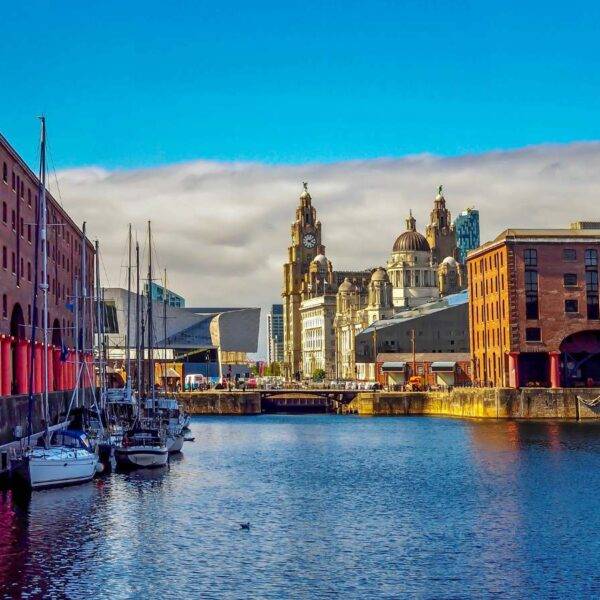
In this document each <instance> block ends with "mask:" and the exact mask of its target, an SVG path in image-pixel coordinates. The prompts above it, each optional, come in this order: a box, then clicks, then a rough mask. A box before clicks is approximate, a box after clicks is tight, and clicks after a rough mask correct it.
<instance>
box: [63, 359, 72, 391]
mask: <svg viewBox="0 0 600 600" xmlns="http://www.w3.org/2000/svg"><path fill="white" fill-rule="evenodd" d="M65 371H66V381H65V390H72V389H73V352H72V351H71V350H69V351H68V352H67V360H66V362H65Z"/></svg>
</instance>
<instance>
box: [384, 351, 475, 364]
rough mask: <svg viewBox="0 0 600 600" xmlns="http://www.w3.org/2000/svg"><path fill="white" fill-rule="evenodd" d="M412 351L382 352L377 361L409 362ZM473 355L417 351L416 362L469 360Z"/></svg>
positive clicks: (411, 357)
mask: <svg viewBox="0 0 600 600" xmlns="http://www.w3.org/2000/svg"><path fill="white" fill-rule="evenodd" d="M412 359H413V355H412V352H380V353H379V354H377V362H407V363H411V362H412ZM470 360H471V355H470V354H469V353H468V352H416V353H415V362H468V361H470Z"/></svg>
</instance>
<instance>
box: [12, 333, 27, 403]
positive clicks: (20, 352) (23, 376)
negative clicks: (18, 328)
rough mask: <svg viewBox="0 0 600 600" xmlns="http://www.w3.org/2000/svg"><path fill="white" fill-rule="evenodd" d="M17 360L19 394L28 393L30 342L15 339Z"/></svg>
mask: <svg viewBox="0 0 600 600" xmlns="http://www.w3.org/2000/svg"><path fill="white" fill-rule="evenodd" d="M15 346H16V347H15V361H16V363H17V364H16V370H17V381H16V383H17V394H26V393H27V353H28V351H29V342H28V341H27V340H22V339H19V338H17V340H16V341H15Z"/></svg>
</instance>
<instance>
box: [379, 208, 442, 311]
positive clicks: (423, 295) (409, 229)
mask: <svg viewBox="0 0 600 600" xmlns="http://www.w3.org/2000/svg"><path fill="white" fill-rule="evenodd" d="M387 275H388V277H389V280H390V282H391V285H392V288H393V292H392V299H393V303H394V306H395V307H396V308H413V307H415V306H419V305H421V304H424V303H425V302H429V301H431V300H434V299H435V298H438V297H439V295H440V293H439V289H438V285H437V265H436V264H435V262H434V261H433V260H432V257H431V248H430V246H429V242H428V241H427V238H426V237H425V236H424V235H422V234H420V233H419V232H418V231H417V228H416V221H415V218H414V217H413V216H412V211H411V213H410V214H409V217H408V219H406V231H405V232H404V233H402V234H400V235H399V236H398V238H397V239H396V241H395V242H394V246H393V248H392V254H391V255H390V258H389V260H388V264H387Z"/></svg>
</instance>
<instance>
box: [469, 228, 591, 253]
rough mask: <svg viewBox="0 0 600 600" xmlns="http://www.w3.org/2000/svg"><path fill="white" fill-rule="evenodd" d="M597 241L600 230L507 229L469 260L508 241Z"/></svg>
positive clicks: (480, 247)
mask: <svg viewBox="0 0 600 600" xmlns="http://www.w3.org/2000/svg"><path fill="white" fill-rule="evenodd" d="M590 239H595V240H596V241H600V229H591V228H582V229H577V228H572V229H505V230H504V231H503V232H502V233H500V234H499V235H497V236H496V237H495V238H494V239H493V240H491V241H488V242H485V243H484V244H482V245H481V246H479V248H475V249H474V250H471V252H469V254H468V256H469V258H471V257H473V256H476V255H478V254H480V253H482V252H484V251H486V250H489V249H490V248H493V247H495V246H498V245H500V244H502V243H503V242H506V241H542V242H543V241H553V240H560V241H567V240H568V241H573V242H578V241H587V240H590Z"/></svg>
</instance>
